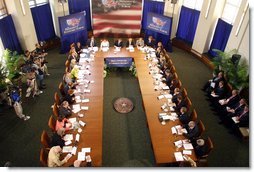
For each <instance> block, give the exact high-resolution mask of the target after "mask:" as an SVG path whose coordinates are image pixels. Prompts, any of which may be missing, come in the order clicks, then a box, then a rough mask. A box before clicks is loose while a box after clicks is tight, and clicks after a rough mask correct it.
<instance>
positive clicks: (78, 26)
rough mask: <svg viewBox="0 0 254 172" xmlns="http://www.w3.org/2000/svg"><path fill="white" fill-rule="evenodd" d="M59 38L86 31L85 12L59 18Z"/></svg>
mask: <svg viewBox="0 0 254 172" xmlns="http://www.w3.org/2000/svg"><path fill="white" fill-rule="evenodd" d="M59 25H60V32H61V36H63V35H68V34H72V33H76V32H79V31H83V30H86V20H85V12H80V13H76V14H72V15H68V16H64V17H59Z"/></svg>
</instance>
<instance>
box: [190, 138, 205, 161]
mask: <svg viewBox="0 0 254 172" xmlns="http://www.w3.org/2000/svg"><path fill="white" fill-rule="evenodd" d="M193 146H194V151H195V153H196V156H197V157H199V158H200V157H202V156H204V155H206V154H207V151H208V148H207V144H206V142H205V140H204V139H197V140H196V142H195V144H193Z"/></svg>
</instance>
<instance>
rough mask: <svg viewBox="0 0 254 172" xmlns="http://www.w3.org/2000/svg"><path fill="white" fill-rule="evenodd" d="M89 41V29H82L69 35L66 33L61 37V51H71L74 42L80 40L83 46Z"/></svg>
mask: <svg viewBox="0 0 254 172" xmlns="http://www.w3.org/2000/svg"><path fill="white" fill-rule="evenodd" d="M86 41H87V31H86V30H84V31H80V32H76V33H73V34H69V35H64V36H62V37H61V53H66V52H69V50H70V45H71V44H72V43H77V42H80V43H81V45H82V46H85V45H86Z"/></svg>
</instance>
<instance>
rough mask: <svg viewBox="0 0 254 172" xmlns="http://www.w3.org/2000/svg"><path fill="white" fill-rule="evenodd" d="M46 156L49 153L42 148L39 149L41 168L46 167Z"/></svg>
mask: <svg viewBox="0 0 254 172" xmlns="http://www.w3.org/2000/svg"><path fill="white" fill-rule="evenodd" d="M48 154H49V151H48V150H46V149H44V148H41V151H40V163H41V165H42V166H43V167H47V166H48Z"/></svg>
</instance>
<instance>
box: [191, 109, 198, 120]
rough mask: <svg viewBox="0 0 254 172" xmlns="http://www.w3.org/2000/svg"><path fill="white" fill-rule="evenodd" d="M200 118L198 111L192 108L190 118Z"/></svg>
mask: <svg viewBox="0 0 254 172" xmlns="http://www.w3.org/2000/svg"><path fill="white" fill-rule="evenodd" d="M197 118H198V115H197V112H196V110H195V109H193V110H192V112H191V114H190V120H191V121H196V120H197Z"/></svg>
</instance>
